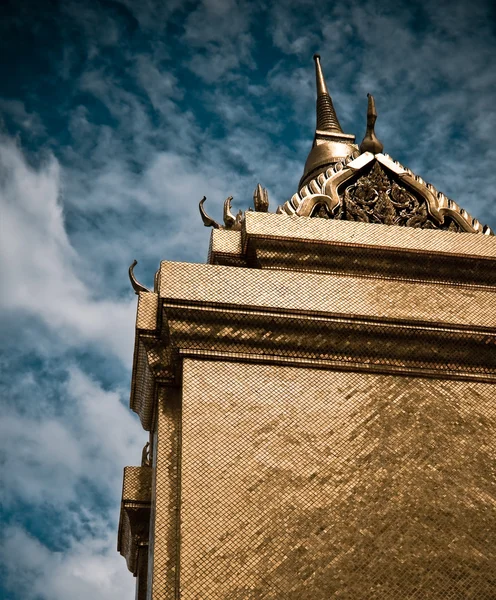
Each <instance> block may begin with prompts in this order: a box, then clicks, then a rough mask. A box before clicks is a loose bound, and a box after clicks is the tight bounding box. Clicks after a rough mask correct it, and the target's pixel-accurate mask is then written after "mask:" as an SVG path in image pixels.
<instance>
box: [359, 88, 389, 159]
mask: <svg viewBox="0 0 496 600" xmlns="http://www.w3.org/2000/svg"><path fill="white" fill-rule="evenodd" d="M367 98H368V99H369V100H368V106H367V131H366V132H365V137H364V138H363V140H362V143H361V144H360V152H362V154H363V153H364V152H372V154H380V153H381V152H382V151H383V150H384V146H383V145H382V144H381V142H380V141H379V140H378V139H377V136H376V135H375V130H374V126H375V122H376V120H377V111H376V109H375V101H374V96H372V94H367Z"/></svg>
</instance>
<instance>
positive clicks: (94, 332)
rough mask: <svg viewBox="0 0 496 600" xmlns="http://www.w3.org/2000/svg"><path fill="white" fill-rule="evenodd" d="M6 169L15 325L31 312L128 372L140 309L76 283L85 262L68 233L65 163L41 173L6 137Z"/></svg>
mask: <svg viewBox="0 0 496 600" xmlns="http://www.w3.org/2000/svg"><path fill="white" fill-rule="evenodd" d="M0 164H1V168H2V177H1V180H0V201H1V204H2V221H1V235H0V251H1V254H2V256H3V257H4V259H3V261H2V284H3V285H2V294H1V297H0V305H1V306H2V308H3V310H4V311H9V312H10V313H11V314H12V315H13V318H21V315H22V312H23V311H26V312H27V313H29V314H31V315H35V316H37V317H38V318H40V319H41V320H42V321H43V322H45V323H46V324H47V325H48V326H49V327H51V328H52V330H53V331H56V332H58V333H59V335H60V337H61V338H62V339H64V340H65V342H66V343H67V344H69V345H71V344H73V343H81V342H82V343H92V344H96V345H99V346H100V347H102V348H103V349H106V350H108V351H110V352H112V353H114V354H115V355H116V356H118V357H119V358H121V359H122V360H123V361H125V362H126V363H127V364H129V362H130V360H131V355H132V337H133V320H134V313H135V301H134V299H133V300H130V301H120V302H112V301H110V300H99V299H96V298H95V297H94V295H93V293H92V291H91V290H90V289H88V288H87V286H85V284H84V283H83V282H82V280H81V278H80V277H79V276H78V275H77V270H78V267H80V258H79V257H78V256H77V254H76V252H75V251H74V249H73V247H72V246H71V243H70V241H69V238H68V236H67V233H66V230H65V224H64V216H63V208H62V204H61V190H60V166H59V164H58V162H57V161H56V160H55V159H54V158H53V157H49V158H48V160H47V161H46V162H45V163H44V164H43V165H42V166H41V167H40V168H38V169H35V168H33V167H31V166H29V165H28V164H27V161H26V159H25V157H24V156H23V154H22V151H21V149H20V148H19V146H18V145H17V144H16V143H15V142H14V141H13V140H12V139H9V138H6V137H3V138H1V139H0ZM74 336H76V339H74Z"/></svg>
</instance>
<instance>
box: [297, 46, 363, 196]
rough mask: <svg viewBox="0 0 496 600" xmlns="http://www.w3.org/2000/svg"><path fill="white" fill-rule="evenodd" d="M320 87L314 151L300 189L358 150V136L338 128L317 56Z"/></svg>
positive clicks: (309, 157) (317, 75)
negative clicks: (356, 143)
mask: <svg viewBox="0 0 496 600" xmlns="http://www.w3.org/2000/svg"><path fill="white" fill-rule="evenodd" d="M313 59H314V61H315V78H316V87H317V124H316V128H315V137H314V140H313V145H312V149H311V150H310V154H309V155H308V158H307V161H306V163H305V169H304V172H303V176H302V178H301V179H300V189H301V188H302V187H303V186H304V185H306V184H307V183H308V182H309V181H310V180H311V179H313V178H314V177H317V176H318V175H319V174H320V173H323V172H324V171H325V170H326V169H327V168H328V167H330V166H331V165H333V164H335V163H337V162H338V161H339V160H340V159H342V158H345V157H346V156H349V155H350V154H351V153H352V152H353V151H354V150H358V148H357V146H356V145H355V144H354V142H355V136H354V135H351V134H349V133H344V132H343V130H342V129H341V125H340V124H339V121H338V117H337V115H336V111H335V110H334V105H333V103H332V99H331V96H330V94H329V91H328V90H327V84H326V81H325V79H324V73H323V72H322V66H321V64H320V55H319V54H314V56H313Z"/></svg>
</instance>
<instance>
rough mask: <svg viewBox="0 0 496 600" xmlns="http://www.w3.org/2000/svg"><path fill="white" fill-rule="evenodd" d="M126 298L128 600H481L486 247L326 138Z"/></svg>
mask: <svg viewBox="0 0 496 600" xmlns="http://www.w3.org/2000/svg"><path fill="white" fill-rule="evenodd" d="M314 60H315V69H316V88H317V118H316V130H315V136H314V141H313V145H312V148H311V150H310V153H309V156H308V158H307V161H306V163H305V166H304V169H303V175H302V177H301V180H300V183H299V185H298V189H297V190H296V192H295V194H294V195H293V196H292V197H291V198H290V199H288V200H287V201H286V202H285V203H283V204H282V205H280V206H278V207H277V208H276V209H275V212H269V197H268V193H267V190H265V189H264V188H263V187H262V186H261V185H257V187H256V189H255V192H254V197H253V201H254V206H253V209H250V210H248V211H246V212H244V213H243V212H240V213H238V214H237V215H233V214H232V213H231V198H227V199H226V201H225V203H224V222H223V224H220V223H217V222H216V221H215V220H213V219H212V218H210V217H209V216H208V214H207V212H206V209H205V205H204V203H205V198H204V199H203V200H202V201H201V202H200V213H201V217H202V219H203V222H204V224H205V225H206V226H209V227H212V232H211V241H210V248H209V252H208V264H189V263H178V262H170V261H163V262H162V263H161V265H160V268H159V270H158V272H157V274H156V276H155V285H154V289H153V291H152V290H147V289H146V288H145V287H144V286H142V285H141V284H139V282H138V281H137V280H136V278H135V276H134V272H133V269H134V264H133V265H132V266H131V268H130V278H131V283H132V285H133V288H134V290H135V291H136V293H137V294H138V308H137V318H136V341H135V351H134V362H133V372H132V383H131V409H132V410H134V411H135V412H136V413H137V414H138V415H139V418H140V420H141V424H142V426H143V428H144V430H145V431H147V432H149V442H148V443H147V445H146V446H145V448H144V449H143V456H142V459H141V466H135V467H126V468H125V469H124V483H123V493H122V503H121V517H120V523H119V534H118V550H119V551H120V553H121V554H122V555H123V556H124V557H125V559H126V561H127V566H128V568H129V570H130V571H131V572H132V573H133V574H134V575H135V577H136V597H137V599H138V600H145V599H147V600H169V599H170V600H172V599H177V598H181V599H183V600H209V599H211V600H259V599H262V598H263V599H267V600H307V599H308V600H310V599H312V600H328V599H329V598H333V597H336V598H343V599H347V600H348V599H349V600H371V599H374V598H377V599H379V598H380V599H381V600H393V599H394V600H403V599H404V598H419V599H420V598H422V599H439V600H441V599H443V600H444V599H447V598H460V599H468V598H473V599H477V600H485V599H488V600H489V599H490V598H491V599H492V598H494V594H495V590H496V569H495V568H494V565H495V564H496V543H495V538H494V535H493V533H492V532H493V531H494V529H495V526H496V511H495V505H496V501H495V500H496V493H495V492H496V489H495V486H496V483H495V482H496V478H495V477H494V464H495V455H496V405H495V402H494V390H495V388H494V384H495V382H496V360H495V344H496V269H495V266H496V237H495V236H494V235H493V232H492V231H491V229H490V228H489V227H488V226H485V225H482V224H481V223H480V222H479V221H478V220H477V219H475V218H473V217H472V216H470V215H469V214H468V213H467V212H466V211H465V210H464V209H463V208H460V206H459V205H458V204H457V203H455V202H454V201H453V200H451V199H449V198H447V197H446V196H445V195H444V194H443V193H442V192H440V191H438V190H436V189H435V188H434V187H433V186H432V185H431V184H429V183H427V182H425V181H423V180H422V178H421V177H419V176H418V175H415V174H414V173H412V172H411V171H410V170H409V169H408V168H407V167H405V166H402V165H401V164H399V163H398V162H397V161H396V160H394V158H392V157H390V156H389V155H387V154H385V153H384V152H383V144H382V143H381V141H380V140H379V139H378V137H377V135H376V132H375V121H376V119H377V111H376V107H375V102H374V99H373V97H372V96H369V98H368V110H367V127H366V133H365V136H364V138H363V140H362V142H361V143H360V145H357V144H356V143H355V136H354V135H351V134H348V133H344V132H343V130H342V128H341V125H340V123H339V120H338V118H337V115H336V112H335V109H334V106H333V102H332V99H331V96H330V94H329V92H328V89H327V85H326V82H325V79H324V75H323V72H322V68H321V64H320V57H319V56H318V55H316V56H315V57H314Z"/></svg>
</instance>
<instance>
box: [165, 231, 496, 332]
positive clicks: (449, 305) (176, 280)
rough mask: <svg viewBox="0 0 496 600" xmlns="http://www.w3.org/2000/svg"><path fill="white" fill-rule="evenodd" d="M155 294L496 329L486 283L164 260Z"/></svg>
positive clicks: (492, 294) (494, 294)
mask: <svg viewBox="0 0 496 600" xmlns="http://www.w3.org/2000/svg"><path fill="white" fill-rule="evenodd" d="M466 237H470V236H466ZM472 237H481V236H475V235H474V236H472ZM160 296H161V298H164V299H166V300H172V301H179V300H184V301H192V302H197V303H202V304H205V303H219V304H241V305H245V306H250V307H251V308H259V309H284V310H286V311H313V312H319V313H327V314H335V315H346V316H347V317H353V316H354V317H364V318H373V319H389V320H400V319H401V320H407V321H422V322H431V323H441V324H457V325H464V326H471V325H472V326H479V327H492V328H494V327H496V310H495V306H496V288H489V287H488V288H478V287H470V286H466V287H463V288H462V287H460V286H456V285H442V284H437V283H427V282H409V281H402V282H398V281H392V280H388V279H379V278H374V279H372V278H371V279H366V278H360V277H349V276H346V275H333V274H327V275H321V274H316V273H307V272H304V273H301V272H293V271H267V270H259V269H243V268H238V267H225V266H217V265H195V264H189V263H179V262H166V261H164V262H162V263H161V267H160Z"/></svg>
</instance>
